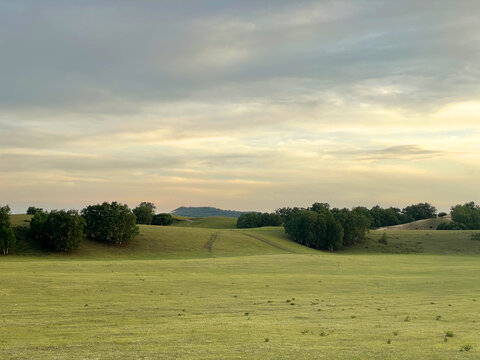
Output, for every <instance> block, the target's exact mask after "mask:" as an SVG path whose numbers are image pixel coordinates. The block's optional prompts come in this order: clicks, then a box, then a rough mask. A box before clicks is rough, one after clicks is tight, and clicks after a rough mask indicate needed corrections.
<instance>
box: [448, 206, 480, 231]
mask: <svg viewBox="0 0 480 360" xmlns="http://www.w3.org/2000/svg"><path fill="white" fill-rule="evenodd" d="M451 214H452V220H453V221H455V222H457V223H461V224H465V225H466V227H467V228H468V229H470V230H479V229H480V207H479V206H478V205H475V203H474V202H473V201H471V202H468V203H465V204H463V205H455V206H453V207H452V211H451Z"/></svg>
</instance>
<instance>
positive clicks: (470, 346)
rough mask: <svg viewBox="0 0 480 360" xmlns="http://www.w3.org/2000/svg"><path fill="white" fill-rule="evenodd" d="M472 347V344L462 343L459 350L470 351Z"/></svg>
mask: <svg viewBox="0 0 480 360" xmlns="http://www.w3.org/2000/svg"><path fill="white" fill-rule="evenodd" d="M472 349H473V346H472V345H470V344H466V345H463V346H462V347H461V348H460V351H470V350H472Z"/></svg>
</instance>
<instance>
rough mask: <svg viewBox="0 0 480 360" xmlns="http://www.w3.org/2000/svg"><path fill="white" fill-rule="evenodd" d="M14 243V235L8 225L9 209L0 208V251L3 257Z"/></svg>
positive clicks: (6, 206)
mask: <svg viewBox="0 0 480 360" xmlns="http://www.w3.org/2000/svg"><path fill="white" fill-rule="evenodd" d="M15 242H16V239H15V234H14V233H13V230H12V225H11V223H10V207H9V206H8V205H5V206H2V207H0V249H1V251H2V252H3V255H8V251H9V250H10V249H11V248H12V247H13V246H14V245H15Z"/></svg>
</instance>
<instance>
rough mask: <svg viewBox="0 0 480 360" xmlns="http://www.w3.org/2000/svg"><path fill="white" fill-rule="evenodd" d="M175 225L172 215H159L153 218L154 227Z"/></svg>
mask: <svg viewBox="0 0 480 360" xmlns="http://www.w3.org/2000/svg"><path fill="white" fill-rule="evenodd" d="M172 223H173V216H172V215H170V214H166V213H163V214H157V215H154V216H153V218H152V225H163V226H166V225H171V224H172Z"/></svg>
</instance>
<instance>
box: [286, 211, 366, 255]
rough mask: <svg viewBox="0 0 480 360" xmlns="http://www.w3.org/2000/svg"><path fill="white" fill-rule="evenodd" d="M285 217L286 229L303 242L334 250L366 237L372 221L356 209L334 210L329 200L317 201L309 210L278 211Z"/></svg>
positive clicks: (307, 244)
mask: <svg viewBox="0 0 480 360" xmlns="http://www.w3.org/2000/svg"><path fill="white" fill-rule="evenodd" d="M277 213H278V214H283V216H284V219H285V224H284V226H285V232H286V233H287V234H289V235H290V236H291V237H292V239H293V240H294V241H296V242H298V243H300V244H302V245H306V246H309V247H312V248H315V249H324V250H329V251H333V250H335V249H338V248H340V247H342V246H350V245H353V244H356V243H358V242H359V241H361V240H363V239H364V238H365V234H366V233H367V231H368V229H369V227H370V220H369V219H368V218H367V217H366V216H364V215H362V214H360V213H357V212H355V211H353V210H348V209H336V208H335V209H331V210H330V206H329V205H328V204H326V203H315V204H313V205H312V206H311V207H309V208H308V209H300V208H293V209H292V208H284V209H279V210H277Z"/></svg>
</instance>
